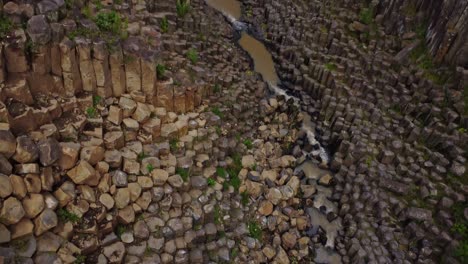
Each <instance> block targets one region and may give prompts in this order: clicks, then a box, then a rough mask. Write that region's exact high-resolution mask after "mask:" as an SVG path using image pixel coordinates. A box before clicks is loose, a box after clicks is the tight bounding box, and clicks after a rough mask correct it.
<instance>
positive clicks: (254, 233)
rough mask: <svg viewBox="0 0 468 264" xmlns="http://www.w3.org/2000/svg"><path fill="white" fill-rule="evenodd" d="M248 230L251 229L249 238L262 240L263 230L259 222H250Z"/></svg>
mask: <svg viewBox="0 0 468 264" xmlns="http://www.w3.org/2000/svg"><path fill="white" fill-rule="evenodd" d="M247 229H249V236H250V237H252V238H255V239H258V240H260V239H261V238H262V228H261V227H260V224H258V222H257V221H250V222H249V223H248V224H247Z"/></svg>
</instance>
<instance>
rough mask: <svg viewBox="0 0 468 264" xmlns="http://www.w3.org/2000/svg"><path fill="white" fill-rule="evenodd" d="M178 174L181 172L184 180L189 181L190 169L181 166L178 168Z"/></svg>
mask: <svg viewBox="0 0 468 264" xmlns="http://www.w3.org/2000/svg"><path fill="white" fill-rule="evenodd" d="M176 174H179V175H180V177H181V178H182V180H184V182H187V181H188V178H189V176H190V171H189V169H187V168H180V167H179V168H177V169H176Z"/></svg>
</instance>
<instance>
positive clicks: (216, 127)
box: [215, 126, 223, 136]
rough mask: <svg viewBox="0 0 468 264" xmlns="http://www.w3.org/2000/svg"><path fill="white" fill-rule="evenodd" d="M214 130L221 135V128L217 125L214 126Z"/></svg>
mask: <svg viewBox="0 0 468 264" xmlns="http://www.w3.org/2000/svg"><path fill="white" fill-rule="evenodd" d="M215 131H216V134H217V135H218V136H221V134H222V133H223V131H222V130H221V128H220V127H219V126H215Z"/></svg>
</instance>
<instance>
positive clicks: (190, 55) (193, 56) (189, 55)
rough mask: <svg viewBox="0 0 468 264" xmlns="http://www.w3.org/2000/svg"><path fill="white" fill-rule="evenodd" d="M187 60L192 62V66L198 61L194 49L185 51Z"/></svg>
mask: <svg viewBox="0 0 468 264" xmlns="http://www.w3.org/2000/svg"><path fill="white" fill-rule="evenodd" d="M187 58H188V59H189V60H190V61H191V62H192V64H195V63H197V61H198V53H197V51H196V50H195V49H193V48H192V49H189V50H188V51H187Z"/></svg>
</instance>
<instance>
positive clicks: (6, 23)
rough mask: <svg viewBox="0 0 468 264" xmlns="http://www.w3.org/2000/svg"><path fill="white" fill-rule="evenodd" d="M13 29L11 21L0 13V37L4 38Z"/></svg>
mask: <svg viewBox="0 0 468 264" xmlns="http://www.w3.org/2000/svg"><path fill="white" fill-rule="evenodd" d="M12 30H13V22H11V20H10V19H9V18H8V17H6V16H3V15H0V39H3V38H5V37H6V36H8V34H9V33H10V32H11V31H12Z"/></svg>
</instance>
